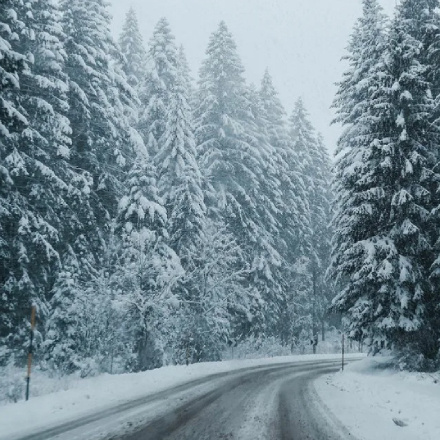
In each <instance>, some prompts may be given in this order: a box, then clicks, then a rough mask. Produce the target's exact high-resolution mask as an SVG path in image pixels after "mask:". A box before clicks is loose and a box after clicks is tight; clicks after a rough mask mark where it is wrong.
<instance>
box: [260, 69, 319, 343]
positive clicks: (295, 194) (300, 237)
mask: <svg viewBox="0 0 440 440" xmlns="http://www.w3.org/2000/svg"><path fill="white" fill-rule="evenodd" d="M260 100H261V106H262V111H263V118H264V120H265V126H266V129H267V133H268V136H269V143H270V145H271V146H272V147H273V148H274V149H275V154H274V158H275V161H276V163H275V172H276V174H275V175H276V178H277V179H278V180H279V182H280V191H281V194H282V203H281V204H280V205H279V206H278V214H277V219H278V222H279V223H280V225H281V228H280V234H279V236H278V239H277V249H278V251H279V252H280V253H281V255H282V256H283V265H284V266H283V268H282V272H283V277H284V281H283V282H284V286H285V292H286V295H285V299H284V301H285V304H284V305H283V307H281V310H280V321H279V336H280V337H281V339H282V341H283V342H284V343H285V344H290V342H291V340H292V338H293V337H295V335H293V334H292V322H293V321H296V322H298V321H300V318H299V316H295V317H294V316H293V315H292V314H291V312H293V310H294V309H293V308H292V307H290V306H291V305H292V304H293V303H294V302H295V301H296V299H295V294H296V289H295V282H296V276H295V273H294V270H293V269H294V268H295V263H296V262H297V260H298V259H301V258H302V257H303V255H304V248H305V246H304V243H305V241H306V238H307V237H309V235H310V225H309V221H310V219H309V208H308V198H307V195H306V190H305V186H304V181H303V176H302V171H301V169H300V167H299V159H298V157H297V153H296V151H295V149H294V148H293V146H292V142H291V138H290V137H289V133H288V130H287V121H286V112H285V110H284V108H283V106H282V104H281V101H280V99H279V98H278V94H277V91H276V90H275V87H274V85H273V81H272V77H271V76H270V74H269V72H268V70H266V72H265V74H264V77H263V79H262V83H261V88H260ZM296 336H297V335H296Z"/></svg>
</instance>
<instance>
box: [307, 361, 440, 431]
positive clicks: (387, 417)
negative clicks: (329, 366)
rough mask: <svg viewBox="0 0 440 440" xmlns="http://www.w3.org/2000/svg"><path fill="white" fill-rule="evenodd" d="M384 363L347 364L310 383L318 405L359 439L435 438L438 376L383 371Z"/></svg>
mask: <svg viewBox="0 0 440 440" xmlns="http://www.w3.org/2000/svg"><path fill="white" fill-rule="evenodd" d="M389 365H390V358H386V357H374V358H367V359H364V360H362V361H360V362H356V363H353V364H351V365H349V366H347V367H346V369H345V371H344V372H339V373H336V374H331V375H326V376H322V377H320V378H319V379H318V380H317V381H316V382H315V384H314V386H315V390H316V392H317V394H318V396H319V397H320V399H321V400H322V402H323V404H324V405H325V406H326V407H327V408H328V410H330V411H331V412H332V413H333V414H334V415H335V416H336V418H337V419H339V420H340V421H341V422H342V423H343V424H344V425H345V426H346V427H347V428H348V429H349V430H350V432H351V434H352V435H354V436H355V437H356V438H357V439H359V440H382V439H388V440H394V439H399V440H422V439H423V440H438V439H440V413H439V409H440V375H439V374H437V375H429V374H420V373H405V372H399V371H395V370H392V369H390V368H389Z"/></svg>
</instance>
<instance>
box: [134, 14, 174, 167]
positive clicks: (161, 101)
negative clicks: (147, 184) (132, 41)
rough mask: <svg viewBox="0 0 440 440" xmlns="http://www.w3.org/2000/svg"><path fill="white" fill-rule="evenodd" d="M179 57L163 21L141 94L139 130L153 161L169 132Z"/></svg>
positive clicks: (152, 44) (151, 47) (150, 50)
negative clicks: (172, 96)
mask: <svg viewBox="0 0 440 440" xmlns="http://www.w3.org/2000/svg"><path fill="white" fill-rule="evenodd" d="M177 56H178V55H177V48H176V45H175V42H174V36H173V35H172V33H171V29H170V26H169V24H168V21H167V20H166V19H165V18H162V19H161V20H159V22H158V23H157V25H156V27H155V29H154V33H153V36H152V37H151V40H150V42H149V45H148V53H147V71H146V75H145V77H144V79H143V81H142V83H141V84H140V91H139V97H140V100H141V111H140V117H139V130H140V132H141V134H142V137H143V139H144V142H145V144H146V145H147V148H148V153H149V154H150V157H151V159H152V160H153V162H154V160H155V156H156V154H157V153H158V152H159V150H160V147H159V143H160V140H161V138H162V137H163V135H164V133H165V130H166V120H167V111H168V106H169V99H170V96H169V95H170V92H171V89H172V87H173V85H174V84H175V83H176V79H177V77H178V69H179V68H178V60H177Z"/></svg>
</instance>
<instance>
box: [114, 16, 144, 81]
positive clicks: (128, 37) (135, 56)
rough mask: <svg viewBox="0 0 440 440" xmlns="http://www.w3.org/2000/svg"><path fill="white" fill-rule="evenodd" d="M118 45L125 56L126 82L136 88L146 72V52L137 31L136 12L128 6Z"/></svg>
mask: <svg viewBox="0 0 440 440" xmlns="http://www.w3.org/2000/svg"><path fill="white" fill-rule="evenodd" d="M119 46H120V48H121V51H122V53H123V54H124V56H125V60H126V62H125V63H124V71H125V74H126V76H127V79H128V82H129V84H130V86H132V87H133V88H134V89H137V88H138V87H139V85H140V84H141V83H142V80H143V78H144V75H145V72H146V58H147V53H146V51H145V48H144V43H143V40H142V35H141V33H140V31H139V23H138V19H137V17H136V12H135V11H134V9H133V8H130V9H129V10H128V12H127V16H126V18H125V22H124V26H123V28H122V32H121V35H120V37H119Z"/></svg>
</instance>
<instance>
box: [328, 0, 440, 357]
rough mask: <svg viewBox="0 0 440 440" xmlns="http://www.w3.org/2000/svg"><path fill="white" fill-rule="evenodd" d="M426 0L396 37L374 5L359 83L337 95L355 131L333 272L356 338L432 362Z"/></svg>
mask: <svg viewBox="0 0 440 440" xmlns="http://www.w3.org/2000/svg"><path fill="white" fill-rule="evenodd" d="M422 3H426V7H425V8H421V7H420V6H421V5H420V2H414V1H411V0H406V1H403V2H402V3H401V4H400V5H399V6H398V8H397V13H396V16H395V18H394V20H393V21H392V23H391V26H390V29H389V32H388V35H386V34H385V32H384V30H383V29H384V25H383V17H382V15H381V12H380V8H379V6H378V4H377V2H375V1H372V0H370V1H367V0H366V1H364V16H363V18H362V19H361V20H360V21H359V23H358V25H357V27H356V29H355V34H354V36H353V41H352V44H351V47H350V49H351V55H350V57H349V59H350V61H351V65H352V66H351V72H348V73H347V77H348V78H350V80H346V81H344V82H342V83H341V85H340V91H339V94H338V97H339V98H338V100H337V101H336V105H337V106H338V108H339V114H340V115H346V116H344V117H343V119H341V120H342V122H343V123H344V124H345V126H346V131H345V133H344V135H343V136H342V137H341V140H340V146H339V149H340V155H339V158H338V162H337V166H336V175H337V178H336V191H337V197H336V198H337V201H338V203H337V207H338V210H337V213H336V217H335V222H334V223H335V229H336V234H335V238H334V249H333V262H332V274H333V276H334V278H335V279H336V281H337V282H338V285H339V287H340V288H341V291H340V293H339V294H338V295H337V297H336V298H335V300H334V306H335V308H337V309H338V310H340V311H342V312H344V313H345V314H347V316H348V318H349V327H350V331H351V335H352V336H354V337H356V338H358V339H361V340H363V339H364V338H365V339H367V341H368V343H369V344H370V345H372V346H373V347H374V348H375V349H379V348H381V347H383V346H384V345H392V346H393V347H394V348H397V349H401V348H403V347H405V349H406V350H408V349H409V350H410V351H411V352H415V353H418V354H420V355H422V356H423V357H424V358H425V359H426V361H427V363H429V362H432V361H433V360H434V359H435V358H436V356H437V354H438V348H439V345H438V327H437V330H435V328H434V325H433V324H434V320H435V318H434V316H435V315H436V312H435V310H436V307H438V296H437V294H436V291H437V289H436V286H435V282H433V281H435V278H436V265H435V256H436V242H437V240H438V219H437V213H436V212H437V210H436V207H437V205H438V203H437V201H436V200H437V198H438V196H437V193H438V191H437V188H438V182H439V178H440V176H439V175H438V171H437V169H436V166H437V162H438V145H439V141H440V138H439V134H440V133H439V128H438V125H437V124H432V123H431V122H430V121H431V120H432V115H433V112H434V110H435V99H434V97H433V95H432V90H431V84H430V82H429V77H430V74H429V70H430V69H431V66H430V65H429V63H428V61H427V60H428V59H429V57H428V54H427V52H428V50H429V45H428V44H425V41H424V38H425V36H426V33H425V32H423V31H422V32H420V30H421V29H426V28H429V27H430V23H432V22H433V19H434V16H435V14H436V12H435V11H434V8H432V5H433V4H434V3H437V2H422ZM428 3H429V4H428ZM371 48H373V49H375V51H373V52H372V51H371ZM378 49H379V50H378ZM357 72H362V76H360V75H359V76H357V75H356V74H357ZM359 91H361V92H362V93H358V92H359ZM433 263H434V265H433ZM432 270H434V272H433V273H432ZM425 365H427V364H425Z"/></svg>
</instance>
